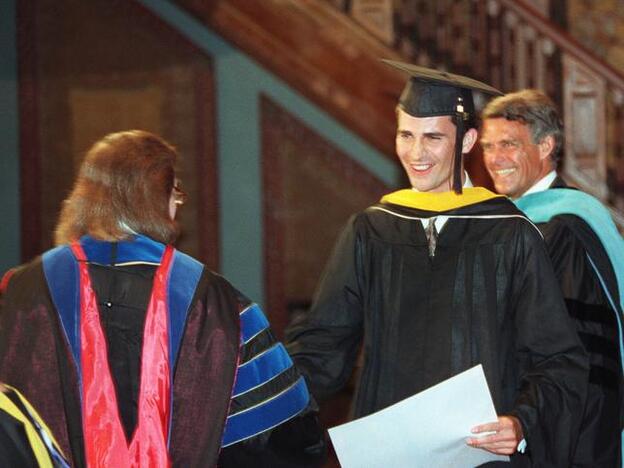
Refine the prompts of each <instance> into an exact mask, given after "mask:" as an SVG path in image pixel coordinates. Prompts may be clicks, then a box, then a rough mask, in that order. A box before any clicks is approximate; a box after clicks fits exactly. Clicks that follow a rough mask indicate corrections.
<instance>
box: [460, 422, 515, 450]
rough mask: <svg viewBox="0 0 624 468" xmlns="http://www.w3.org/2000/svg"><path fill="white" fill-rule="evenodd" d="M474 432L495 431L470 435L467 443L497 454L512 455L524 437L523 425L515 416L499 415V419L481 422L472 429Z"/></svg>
mask: <svg viewBox="0 0 624 468" xmlns="http://www.w3.org/2000/svg"><path fill="white" fill-rule="evenodd" d="M471 432H472V433H473V434H479V433H482V432H494V434H490V435H486V436H483V437H478V438H477V437H469V438H468V439H466V443H467V444H468V445H470V446H471V447H475V448H481V449H483V450H487V451H488V452H492V453H495V454H497V455H511V454H513V453H515V452H516V449H517V447H518V444H519V443H520V441H521V440H522V439H524V433H523V432H522V425H521V424H520V421H519V420H518V418H516V417H515V416H499V417H498V421H496V422H492V423H487V424H481V425H479V426H475V427H473V428H472V429H471Z"/></svg>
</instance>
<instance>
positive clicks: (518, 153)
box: [481, 89, 624, 467]
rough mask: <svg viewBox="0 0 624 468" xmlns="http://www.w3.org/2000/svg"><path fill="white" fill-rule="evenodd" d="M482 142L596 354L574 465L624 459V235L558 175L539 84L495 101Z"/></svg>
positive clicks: (558, 148) (555, 135) (558, 132)
mask: <svg viewBox="0 0 624 468" xmlns="http://www.w3.org/2000/svg"><path fill="white" fill-rule="evenodd" d="M482 117H483V129H482V133H481V145H482V147H483V154H484V160H485V165H486V167H487V170H488V172H489V174H490V176H491V177H492V179H493V181H494V185H495V187H496V191H497V192H499V193H503V194H505V195H508V196H509V197H511V198H512V199H514V200H515V202H516V204H517V205H518V207H519V208H520V209H522V210H523V211H525V213H526V214H527V215H528V216H529V218H531V219H532V220H533V221H534V222H535V223H537V225H538V227H539V228H540V230H541V232H542V234H543V235H544V240H545V241H546V244H547V248H548V251H549V254H550V257H551V259H552V262H553V266H554V269H555V273H556V275H557V277H558V279H559V283H560V285H561V289H562V292H563V295H564V298H565V301H566V304H567V307H568V312H569V313H570V315H571V317H572V318H573V319H574V322H575V324H576V327H577V331H578V334H579V337H580V338H581V340H582V341H583V343H584V345H585V348H586V350H587V351H588V353H589V355H590V364H591V369H590V374H589V391H588V396H587V400H586V403H585V408H584V420H583V425H582V427H581V430H580V433H579V438H578V442H577V447H576V451H575V456H574V464H573V466H578V467H580V466H587V467H589V466H592V467H614V466H621V463H622V459H621V446H622V444H621V440H622V439H621V435H622V398H623V397H622V388H623V384H622V368H623V357H622V303H621V301H622V295H623V294H624V290H623V287H622V285H623V284H624V242H623V241H622V237H621V236H620V235H619V233H618V232H617V229H616V227H615V225H614V223H613V220H612V219H611V216H610V214H609V212H608V210H607V209H606V208H604V206H603V205H602V204H601V203H600V202H599V201H598V200H596V199H595V198H593V197H591V196H589V195H587V194H585V193H583V192H581V191H579V190H574V189H571V188H569V187H568V186H567V184H566V183H565V181H564V180H563V179H562V178H561V177H560V176H559V175H558V174H557V163H558V161H559V159H560V157H561V154H562V148H563V126H562V121H561V118H560V116H559V113H558V111H557V108H556V107H555V105H554V104H553V102H552V101H551V100H550V99H549V98H548V97H547V96H545V95H544V94H543V93H541V92H540V91H537V90H530V89H529V90H522V91H519V92H516V93H511V94H508V95H505V96H501V97H499V98H496V99H494V100H492V101H491V102H490V103H489V104H488V105H487V107H486V108H485V109H484V111H483V115H482Z"/></svg>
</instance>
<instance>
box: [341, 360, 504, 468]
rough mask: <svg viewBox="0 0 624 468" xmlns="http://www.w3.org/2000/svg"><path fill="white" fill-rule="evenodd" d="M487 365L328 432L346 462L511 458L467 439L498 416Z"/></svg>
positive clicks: (427, 463) (346, 466)
mask: <svg viewBox="0 0 624 468" xmlns="http://www.w3.org/2000/svg"><path fill="white" fill-rule="evenodd" d="M497 418H498V417H497V415H496V411H495V409H494V404H493V403H492V397H491V396H490V392H489V389H488V387H487V382H486V380H485V375H484V374H483V368H482V367H481V365H479V366H476V367H473V368H472V369H469V370H467V371H465V372H462V373H461V374H459V375H456V376H455V377H452V378H450V379H448V380H445V381H444V382H442V383H440V384H438V385H435V386H433V387H431V388H429V389H427V390H425V391H423V392H420V393H419V394H417V395H414V396H412V397H410V398H407V399H405V400H403V401H400V402H398V403H396V404H394V405H392V406H390V407H388V408H385V409H383V410H381V411H378V412H377V413H374V414H371V415H369V416H366V417H364V418H361V419H358V420H355V421H352V422H349V423H347V424H343V425H341V426H337V427H334V428H332V429H330V430H329V435H330V437H331V439H332V442H333V444H334V449H335V450H336V454H337V455H338V460H339V461H340V464H341V465H342V467H343V468H355V467H366V468H373V467H386V466H396V467H431V466H435V467H453V468H457V467H466V468H468V467H471V468H472V467H474V466H478V465H480V464H482V463H486V462H488V461H508V460H509V458H508V457H506V456H502V455H497V454H494V453H490V452H488V451H486V450H483V449H480V448H474V447H471V446H469V445H467V444H466V439H467V438H469V437H470V438H474V435H473V436H472V437H471V429H472V428H474V427H476V426H479V425H483V424H486V423H488V422H492V421H497Z"/></svg>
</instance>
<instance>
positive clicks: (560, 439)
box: [512, 225, 588, 466]
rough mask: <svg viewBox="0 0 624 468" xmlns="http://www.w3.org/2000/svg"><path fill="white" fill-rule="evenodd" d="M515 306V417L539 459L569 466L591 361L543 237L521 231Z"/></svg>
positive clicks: (517, 247)
mask: <svg viewBox="0 0 624 468" xmlns="http://www.w3.org/2000/svg"><path fill="white" fill-rule="evenodd" d="M516 249H517V252H516V255H515V258H516V259H517V262H518V264H516V265H515V266H514V270H513V271H514V272H516V273H515V275H516V276H515V277H514V278H513V291H512V304H513V305H514V314H513V326H514V327H515V328H516V334H515V336H516V343H515V351H516V359H517V361H518V363H519V368H520V369H521V378H520V389H519V394H518V397H517V399H516V404H515V407H514V409H513V411H512V414H513V415H514V416H516V417H518V418H519V419H520V421H521V423H522V426H523V429H524V432H525V438H526V440H527V442H528V450H529V452H530V454H531V457H532V458H533V459H535V460H542V461H548V462H550V463H553V466H569V463H570V460H571V457H572V454H573V452H574V445H575V442H576V437H577V434H578V430H579V426H580V422H581V416H582V411H580V408H583V405H584V402H585V395H586V391H587V375H588V358H587V355H586V353H585V351H584V349H583V347H582V345H581V342H580V340H579V338H578V336H577V334H576V331H575V329H574V326H573V323H572V321H571V319H570V318H569V316H568V314H567V311H566V308H565V303H564V301H563V298H562V296H561V293H560V290H559V285H558V283H557V280H556V277H555V275H554V273H553V269H552V265H551V263H550V259H549V258H548V255H547V253H546V249H545V246H544V243H543V242H542V239H541V238H540V237H539V234H538V233H537V230H536V229H534V228H533V227H532V226H528V225H527V226H526V229H521V230H519V233H518V237H517V245H516Z"/></svg>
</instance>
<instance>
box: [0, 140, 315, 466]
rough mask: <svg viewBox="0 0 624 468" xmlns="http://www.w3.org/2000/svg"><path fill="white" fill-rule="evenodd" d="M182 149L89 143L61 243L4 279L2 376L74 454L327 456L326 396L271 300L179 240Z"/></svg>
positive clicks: (139, 461) (289, 461)
mask: <svg viewBox="0 0 624 468" xmlns="http://www.w3.org/2000/svg"><path fill="white" fill-rule="evenodd" d="M177 158H178V155H177V152H176V150H175V149H174V148H173V147H172V146H171V145H170V144H168V143H167V142H165V141H164V140H163V139H162V138H160V137H158V136H156V135H154V134H151V133H148V132H145V131H139V130H132V131H125V132H119V133H113V134H110V135H107V136H106V137H104V138H103V139H101V140H100V141H98V142H97V143H95V144H94V145H93V146H92V147H91V149H90V150H89V151H88V152H87V154H86V157H85V159H84V162H83V164H82V166H81V168H80V171H79V174H78V177H77V179H76V182H75V185H74V188H73V190H72V192H71V194H70V195H69V197H68V198H67V199H66V200H65V201H64V203H63V207H62V210H61V214H60V219H59V222H58V225H57V228H56V243H57V247H56V248H54V249H52V250H49V251H47V252H45V253H44V254H43V255H42V256H40V257H38V258H36V259H35V260H33V261H32V262H30V263H28V264H26V265H23V266H20V267H18V268H16V269H14V270H11V271H10V272H9V273H8V274H7V275H6V276H5V278H4V279H3V281H2V284H3V290H4V292H3V294H2V303H1V306H0V307H1V310H0V380H2V381H4V382H7V383H8V384H11V385H13V386H15V387H18V388H20V390H21V391H22V392H23V393H24V394H25V395H26V397H27V398H28V399H29V400H30V401H31V402H32V403H33V404H34V405H35V406H36V407H37V408H38V409H39V411H40V413H41V414H42V416H43V418H44V419H45V420H46V421H48V423H49V425H50V427H51V429H52V432H53V433H54V434H55V435H56V437H57V440H58V441H59V445H60V447H61V449H62V450H63V451H64V453H65V454H68V456H69V457H70V458H71V460H70V462H71V464H72V466H76V467H82V466H89V467H113V466H114V467H119V468H125V467H167V466H171V465H173V466H184V467H195V466H214V465H215V464H217V463H218V464H219V466H245V465H247V464H254V466H316V465H318V464H320V463H322V461H323V459H324V455H325V445H324V436H323V433H322V432H321V430H320V429H319V427H318V424H317V421H316V411H315V404H314V402H313V401H312V400H311V398H310V396H309V394H308V390H307V387H306V384H305V382H304V380H303V378H302V377H301V376H300V375H299V373H298V371H297V370H296V368H295V367H294V366H293V363H292V361H291V359H290V357H289V356H288V354H287V353H286V351H285V348H284V347H283V346H282V345H281V343H279V342H277V341H276V340H275V338H274V336H273V334H272V333H271V330H270V328H269V324H268V321H267V319H266V317H265V316H264V314H263V313H262V311H261V309H260V308H259V306H258V305H257V304H255V303H253V302H252V301H250V300H249V299H248V298H246V297H245V296H244V295H243V294H242V293H240V292H239V291H238V290H237V289H235V288H234V287H233V286H232V285H231V284H230V283H229V282H228V281H227V280H226V279H224V278H223V277H221V276H219V275H217V274H215V273H213V272H211V271H210V270H208V269H207V268H206V267H205V266H204V265H202V264H201V263H200V262H198V261H197V260H195V259H193V258H192V257H190V256H188V255H186V254H184V253H182V252H180V251H178V250H176V249H175V248H174V247H173V246H172V243H173V242H174V241H175V239H176V237H177V235H178V233H179V228H178V225H177V223H176V221H175V215H176V211H177V209H178V207H179V206H180V205H181V204H183V203H184V200H185V194H184V192H183V191H182V190H181V189H180V187H179V184H178V181H177V179H176V174H175V164H176V160H177Z"/></svg>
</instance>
